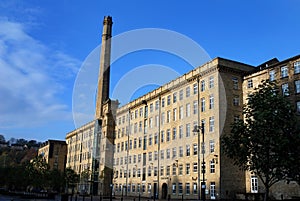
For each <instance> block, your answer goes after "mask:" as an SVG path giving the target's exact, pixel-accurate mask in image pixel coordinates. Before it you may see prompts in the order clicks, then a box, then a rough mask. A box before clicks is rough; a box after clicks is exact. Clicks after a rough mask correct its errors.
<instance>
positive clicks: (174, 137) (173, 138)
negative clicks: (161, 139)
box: [172, 127, 177, 140]
mask: <svg viewBox="0 0 300 201" xmlns="http://www.w3.org/2000/svg"><path fill="white" fill-rule="evenodd" d="M176 134H177V129H176V127H175V128H173V136H172V140H176Z"/></svg>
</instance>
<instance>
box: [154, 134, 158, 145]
mask: <svg viewBox="0 0 300 201" xmlns="http://www.w3.org/2000/svg"><path fill="white" fill-rule="evenodd" d="M154 144H158V134H157V133H155V134H154Z"/></svg>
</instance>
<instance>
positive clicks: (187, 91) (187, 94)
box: [185, 87, 191, 97]
mask: <svg viewBox="0 0 300 201" xmlns="http://www.w3.org/2000/svg"><path fill="white" fill-rule="evenodd" d="M190 93H191V91H190V87H187V88H186V89H185V96H186V97H190Z"/></svg>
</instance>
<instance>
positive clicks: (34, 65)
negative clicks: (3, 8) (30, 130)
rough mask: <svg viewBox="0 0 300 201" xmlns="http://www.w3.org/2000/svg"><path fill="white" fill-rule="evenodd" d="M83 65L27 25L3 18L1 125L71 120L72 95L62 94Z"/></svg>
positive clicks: (0, 41)
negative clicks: (33, 34)
mask: <svg viewBox="0 0 300 201" xmlns="http://www.w3.org/2000/svg"><path fill="white" fill-rule="evenodd" d="M80 64H81V62H80V61H78V60H77V59H75V58H72V57H71V56H68V55H67V54H66V53H63V52H60V51H57V50H53V49H51V48H48V47H47V46H46V45H45V44H43V43H41V42H40V41H38V40H36V39H35V38H32V37H31V36H30V35H29V34H28V33H26V27H25V26H24V25H23V24H21V23H16V22H11V21H8V20H5V19H0V100H1V103H0V128H10V127H12V128H22V127H32V126H37V125H38V126H40V125H42V124H44V123H46V122H47V123H49V122H51V121H64V120H70V119H71V118H72V111H71V109H72V108H71V106H70V105H69V103H68V102H71V101H70V100H71V97H70V100H64V99H63V98H60V97H62V96H63V95H64V94H65V93H67V92H68V93H69V91H68V90H72V89H69V88H67V87H66V85H67V84H66V83H67V82H72V81H73V79H74V78H75V75H76V73H77V71H78V69H79V67H80ZM70 94H71V93H70Z"/></svg>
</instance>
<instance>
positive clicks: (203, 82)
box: [201, 80, 205, 91]
mask: <svg viewBox="0 0 300 201" xmlns="http://www.w3.org/2000/svg"><path fill="white" fill-rule="evenodd" d="M204 90H205V80H202V81H201V91H204Z"/></svg>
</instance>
